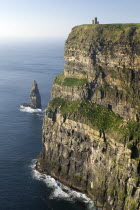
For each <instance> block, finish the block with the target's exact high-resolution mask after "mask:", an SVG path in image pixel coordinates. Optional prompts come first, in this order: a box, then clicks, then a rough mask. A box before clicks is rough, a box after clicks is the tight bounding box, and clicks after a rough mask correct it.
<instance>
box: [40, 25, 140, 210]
mask: <svg viewBox="0 0 140 210" xmlns="http://www.w3.org/2000/svg"><path fill="white" fill-rule="evenodd" d="M139 34H140V25H139V24H132V25H130V24H126V25H125V24H124V25H120V24H117V25H113V24H112V25H82V26H78V27H75V28H74V29H73V30H72V32H71V33H70V35H69V37H68V39H67V41H66V46H65V70H64V73H63V74H61V75H58V76H57V77H56V78H55V80H54V84H53V88H52V92H51V101H50V103H49V105H48V108H47V110H46V113H45V117H44V122H43V137H42V140H43V151H42V152H41V154H40V156H39V157H38V161H37V165H36V168H37V169H38V170H39V171H41V172H43V173H47V174H50V175H51V176H53V177H55V178H56V179H58V180H60V181H61V182H63V183H65V184H66V185H69V186H71V187H73V188H75V189H78V190H80V191H82V192H85V193H86V194H87V195H88V196H89V197H90V198H91V199H93V200H95V201H96V203H97V205H98V206H100V207H102V208H103V209H106V210H112V209H113V210H134V209H135V210H137V209H139V208H140V122H139V121H140V80H139V78H140V48H139V46H140V45H139V42H140V35H139Z"/></svg>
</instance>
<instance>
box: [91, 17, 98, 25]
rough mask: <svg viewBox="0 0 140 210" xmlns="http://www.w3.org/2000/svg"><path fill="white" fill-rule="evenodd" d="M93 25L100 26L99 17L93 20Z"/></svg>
mask: <svg viewBox="0 0 140 210" xmlns="http://www.w3.org/2000/svg"><path fill="white" fill-rule="evenodd" d="M92 24H93V25H96V24H99V21H97V17H95V18H94V20H92Z"/></svg>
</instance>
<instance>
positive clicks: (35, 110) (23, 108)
mask: <svg viewBox="0 0 140 210" xmlns="http://www.w3.org/2000/svg"><path fill="white" fill-rule="evenodd" d="M20 111H21V112H28V113H41V112H43V111H42V109H32V108H31V107H26V106H23V105H20Z"/></svg>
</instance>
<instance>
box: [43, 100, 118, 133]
mask: <svg viewBox="0 0 140 210" xmlns="http://www.w3.org/2000/svg"><path fill="white" fill-rule="evenodd" d="M56 108H59V110H60V112H61V114H62V115H67V116H68V118H71V119H77V120H85V122H88V123H89V124H90V125H91V126H95V127H97V128H98V129H99V130H116V129H118V128H119V126H120V125H121V123H122V118H121V117H119V116H118V115H117V114H115V113H114V112H112V111H110V110H109V109H108V108H106V107H104V106H100V105H98V104H96V103H93V102H90V101H88V100H78V101H68V100H64V99H61V98H54V99H53V100H52V101H51V102H50V104H49V106H48V110H47V112H49V111H51V109H52V110H55V109H56Z"/></svg>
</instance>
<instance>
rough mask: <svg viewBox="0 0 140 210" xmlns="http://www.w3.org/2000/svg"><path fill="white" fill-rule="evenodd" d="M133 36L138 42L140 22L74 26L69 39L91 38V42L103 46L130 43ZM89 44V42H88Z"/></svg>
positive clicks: (81, 39)
mask: <svg viewBox="0 0 140 210" xmlns="http://www.w3.org/2000/svg"><path fill="white" fill-rule="evenodd" d="M132 36H133V40H132V41H133V42H134V43H137V42H139V40H140V24H139V23H137V24H99V25H90V24H85V25H81V26H76V27H74V28H73V30H72V33H70V35H69V37H68V41H71V40H73V39H74V40H75V42H76V43H77V44H78V42H81V41H83V40H87V39H90V43H91V44H94V45H95V46H96V45H100V46H102V45H103V44H104V43H106V45H107V44H108V43H110V42H112V43H117V42H121V43H122V42H125V43H128V42H129V41H130V40H131V38H132ZM87 45H88V43H87Z"/></svg>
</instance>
